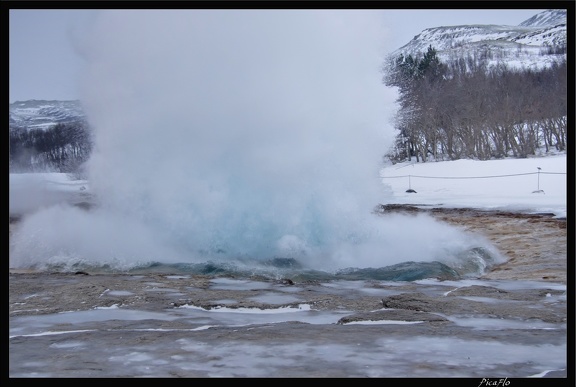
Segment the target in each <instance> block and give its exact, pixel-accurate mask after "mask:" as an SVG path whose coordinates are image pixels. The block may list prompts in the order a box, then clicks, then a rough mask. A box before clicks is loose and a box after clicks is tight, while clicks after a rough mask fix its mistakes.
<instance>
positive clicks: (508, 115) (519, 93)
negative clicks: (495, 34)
mask: <svg viewBox="0 0 576 387" xmlns="http://www.w3.org/2000/svg"><path fill="white" fill-rule="evenodd" d="M560 52H561V50H560ZM489 59H490V58H489V56H487V55H482V53H480V54H477V55H475V56H472V55H468V56H467V57H461V58H458V59H455V60H452V61H450V62H449V63H442V62H441V61H440V60H439V58H438V55H437V52H436V50H435V49H434V48H433V47H432V46H429V47H428V50H427V51H426V52H425V53H424V54H423V55H422V56H420V57H413V56H412V55H408V56H404V55H400V56H398V57H396V58H391V59H390V61H389V62H388V63H386V64H385V66H384V67H383V72H384V77H383V82H384V84H385V85H387V86H393V87H397V88H398V91H399V98H398V101H397V102H398V104H399V110H398V112H397V114H396V117H395V128H396V130H397V135H396V141H395V145H394V147H393V149H392V150H391V152H390V153H389V154H388V155H387V156H388V158H389V159H390V160H392V161H393V162H401V161H409V160H411V159H412V158H413V157H415V158H416V161H417V162H420V161H422V162H425V161H428V160H429V159H431V158H433V159H435V160H446V159H447V160H456V159H460V158H473V159H478V160H488V159H494V158H504V157H509V156H511V157H516V158H525V157H528V156H530V155H534V154H536V152H537V151H538V150H539V149H542V148H543V149H545V151H546V152H549V151H550V150H551V149H555V150H558V151H564V150H566V129H567V106H568V105H567V85H568V81H567V65H566V60H565V59H564V60H562V61H560V62H553V63H552V64H551V65H550V66H548V67H546V68H542V69H537V70H534V69H522V70H519V69H512V68H509V67H508V66H507V65H506V64H505V63H501V62H498V64H496V65H492V66H489Z"/></svg>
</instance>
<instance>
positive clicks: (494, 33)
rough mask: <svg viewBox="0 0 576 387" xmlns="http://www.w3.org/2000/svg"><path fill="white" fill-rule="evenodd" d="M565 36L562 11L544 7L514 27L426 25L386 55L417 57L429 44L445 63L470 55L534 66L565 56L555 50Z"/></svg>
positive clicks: (564, 12) (513, 64) (521, 66)
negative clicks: (408, 40)
mask: <svg viewBox="0 0 576 387" xmlns="http://www.w3.org/2000/svg"><path fill="white" fill-rule="evenodd" d="M566 39H567V33H566V10H547V11H544V12H541V13H539V14H536V15H534V16H533V17H531V18H530V19H528V20H526V21H524V22H522V23H520V25H518V26H502V25H459V26H444V27H434V28H428V29H425V30H423V31H422V32H421V33H420V34H418V35H416V36H415V37H414V38H413V39H412V40H411V41H410V42H408V43H407V44H406V45H404V46H402V47H401V48H399V49H398V50H395V51H394V52H392V53H391V54H390V56H391V57H392V58H396V57H398V56H399V55H400V54H403V55H404V56H407V55H412V56H420V55H421V54H423V53H424V52H426V50H427V49H428V47H429V46H432V47H433V48H434V49H436V50H437V54H438V56H439V58H440V60H441V61H443V62H446V63H447V62H451V61H453V60H456V59H459V58H465V57H467V56H468V55H470V56H471V57H477V58H485V59H486V60H488V63H489V65H492V64H495V63H496V62H498V61H501V62H504V63H506V64H507V65H508V66H510V67H513V68H525V69H528V68H533V69H537V68H542V67H545V66H548V65H549V64H551V63H552V62H553V61H559V60H561V59H563V58H564V57H565V53H564V52H562V50H558V49H560V48H562V47H565V46H566V44H567V40H566ZM559 51H560V52H559Z"/></svg>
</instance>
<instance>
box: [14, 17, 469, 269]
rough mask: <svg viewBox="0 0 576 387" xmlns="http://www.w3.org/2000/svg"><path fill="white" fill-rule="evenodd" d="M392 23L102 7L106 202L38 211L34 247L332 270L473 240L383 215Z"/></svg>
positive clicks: (90, 97) (98, 52) (95, 61)
mask: <svg viewBox="0 0 576 387" xmlns="http://www.w3.org/2000/svg"><path fill="white" fill-rule="evenodd" d="M382 32H383V29H382V26H381V25H380V23H379V15H378V13H376V12H372V11H314V10H307V11H297V10H294V11H286V10H284V11H264V10H240V11H233V10H227V11H212V10H187V11H183V10H179V11H168V10H154V11H109V12H103V13H102V14H101V15H100V16H99V17H98V18H96V20H95V23H94V25H93V28H92V30H91V33H90V34H89V35H87V36H86V37H85V45H84V49H85V55H86V57H87V67H86V72H85V78H84V81H85V82H84V84H83V90H84V95H83V103H84V105H85V108H86V111H87V114H88V116H89V120H90V122H91V124H92V126H93V127H94V129H95V131H96V132H95V133H96V134H95V140H96V148H95V151H94V154H93V157H92V158H91V160H90V162H89V166H88V167H89V181H90V188H91V191H92V192H93V193H94V194H95V195H96V197H97V198H98V200H99V202H100V207H99V208H98V209H96V210H94V211H92V212H90V213H82V212H81V211H80V210H77V209H70V208H68V209H61V208H53V209H51V210H50V211H47V212H44V213H43V214H38V215H36V216H35V217H31V218H30V219H29V220H28V223H27V227H28V228H29V229H30V230H35V231H36V233H35V234H34V235H36V237H35V238H37V239H35V240H34V241H33V242H30V243H28V246H27V256H28V257H31V258H29V259H32V260H34V254H30V252H31V251H32V250H33V249H32V246H36V247H37V248H38V246H42V251H44V252H47V251H49V252H50V254H52V255H51V256H52V257H58V256H60V255H62V254H64V255H66V254H67V255H68V256H75V257H78V256H80V257H82V258H83V259H86V260H94V261H99V262H106V261H115V262H118V261H121V262H136V261H147V260H155V261H160V262H199V261H206V260H208V259H220V258H222V259H235V258H246V257H249V258H272V257H293V258H297V259H299V260H301V261H302V262H305V263H306V264H308V265H310V266H311V267H318V268H323V269H324V270H331V269H335V268H338V267H349V266H356V267H363V266H371V267H381V266H385V265H390V264H393V263H397V262H401V261H406V260H423V259H426V257H428V259H432V258H437V256H438V255H442V254H443V253H444V252H445V251H446V250H445V249H446V248H447V247H448V246H449V245H450V246H452V247H454V246H453V245H454V244H455V243H456V244H458V243H462V242H454V241H462V240H463V238H462V237H461V235H459V233H458V232H457V231H455V230H454V229H451V228H448V227H447V226H442V225H440V224H438V223H436V222H435V221H433V220H432V219H431V218H426V217H420V218H406V217H400V216H398V217H395V218H391V219H384V218H380V217H378V216H376V215H374V214H372V210H373V209H374V207H375V206H376V205H377V204H378V203H383V202H386V200H387V198H386V193H385V189H384V187H383V186H382V183H381V181H380V179H379V178H378V169H379V166H380V165H379V163H380V161H381V158H382V155H383V154H384V153H385V151H386V150H387V148H388V146H389V142H388V141H389V140H388V139H389V137H390V134H391V133H392V129H391V128H390V127H388V125H389V123H388V118H387V113H388V112H389V111H390V110H391V106H392V104H393V101H394V98H395V94H394V93H393V92H391V91H390V90H387V89H386V88H385V87H384V86H383V85H382V83H381V80H380V78H381V74H380V73H379V67H380V65H381V63H382V59H383V55H384V54H385V51H384V50H385V47H384V43H385V41H386V37H385V36H384V35H383V33H382ZM49 222H57V224H59V229H58V234H54V233H52V232H46V231H42V230H44V229H45V228H46V227H48V226H47V225H48V224H50V223H49ZM25 226H26V225H25ZM43 226H45V227H43ZM419 230H421V231H419ZM436 230H437V232H436ZM415 236H417V238H418V242H417V243H415ZM38 250H39V251H38V252H37V255H40V254H41V253H40V249H39V248H38Z"/></svg>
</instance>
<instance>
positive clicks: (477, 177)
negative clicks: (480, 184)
mask: <svg viewBox="0 0 576 387" xmlns="http://www.w3.org/2000/svg"><path fill="white" fill-rule="evenodd" d="M536 174H541V175H565V174H566V172H529V173H516V174H512V175H494V176H418V175H402V176H380V178H382V179H396V178H401V177H402V178H403V177H418V178H421V179H491V178H497V177H510V176H526V175H536Z"/></svg>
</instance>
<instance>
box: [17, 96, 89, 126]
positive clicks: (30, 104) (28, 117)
mask: <svg viewBox="0 0 576 387" xmlns="http://www.w3.org/2000/svg"><path fill="white" fill-rule="evenodd" d="M85 119H86V117H85V114H84V111H83V110H82V106H81V104H80V101H47V100H29V101H16V102H14V103H11V104H10V128H18V127H20V128H26V129H38V128H41V129H46V128H49V127H51V126H54V125H56V124H58V123H65V122H75V121H82V120H85Z"/></svg>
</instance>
